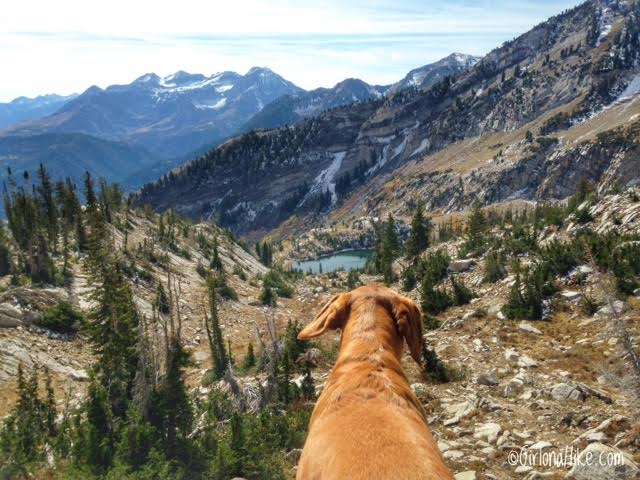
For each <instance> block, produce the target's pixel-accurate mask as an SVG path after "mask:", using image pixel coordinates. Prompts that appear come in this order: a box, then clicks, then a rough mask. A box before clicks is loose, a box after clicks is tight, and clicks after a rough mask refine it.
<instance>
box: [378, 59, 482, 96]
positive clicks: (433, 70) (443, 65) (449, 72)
mask: <svg viewBox="0 0 640 480" xmlns="http://www.w3.org/2000/svg"><path fill="white" fill-rule="evenodd" d="M481 59H482V57H474V56H473V55H466V54H464V53H457V52H456V53H452V54H451V55H449V56H448V57H445V58H443V59H441V60H438V61H437V62H434V63H430V64H428V65H424V66H422V67H418V68H415V69H413V70H411V71H410V72H409V73H407V75H406V76H405V77H404V78H403V79H402V80H400V81H399V82H397V83H394V84H393V85H391V86H390V87H389V90H388V93H397V92H399V91H400V90H404V89H405V88H418V89H425V88H429V87H432V86H433V85H435V84H436V83H438V82H441V81H442V80H444V79H445V78H446V77H454V76H456V75H459V74H460V73H462V72H464V71H466V70H469V69H470V68H471V67H473V66H474V65H475V64H476V63H478V62H479V61H480V60H481Z"/></svg>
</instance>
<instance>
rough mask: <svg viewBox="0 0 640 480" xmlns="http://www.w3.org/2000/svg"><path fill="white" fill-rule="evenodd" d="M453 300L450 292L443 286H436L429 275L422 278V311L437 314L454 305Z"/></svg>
mask: <svg viewBox="0 0 640 480" xmlns="http://www.w3.org/2000/svg"><path fill="white" fill-rule="evenodd" d="M452 304H453V302H452V299H451V297H450V296H449V294H448V293H447V292H446V291H445V290H444V289H443V288H442V287H439V288H436V287H435V286H434V285H433V283H432V282H431V280H430V279H429V277H427V276H425V277H424V278H423V280H422V292H421V306H422V311H423V312H426V313H430V314H432V315H437V314H438V313H441V312H444V311H445V310H446V309H447V308H449V307H450V306H452Z"/></svg>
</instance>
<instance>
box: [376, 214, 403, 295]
mask: <svg viewBox="0 0 640 480" xmlns="http://www.w3.org/2000/svg"><path fill="white" fill-rule="evenodd" d="M399 251H400V244H399V241H398V235H397V233H396V224H395V221H394V219H393V217H392V216H391V214H389V217H388V219H387V223H386V225H385V229H384V237H383V239H382V244H381V252H380V266H381V269H382V274H383V276H384V282H385V283H386V284H387V285H389V284H391V283H393V282H394V280H395V275H394V273H393V261H394V260H395V259H396V257H397V255H398V253H399Z"/></svg>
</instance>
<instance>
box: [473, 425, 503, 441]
mask: <svg viewBox="0 0 640 480" xmlns="http://www.w3.org/2000/svg"><path fill="white" fill-rule="evenodd" d="M501 432H502V427H501V426H500V424H498V423H493V422H490V423H484V424H482V425H479V426H478V427H477V428H476V430H475V432H474V433H473V438H478V439H483V438H484V439H486V440H487V442H489V443H495V441H496V440H497V439H498V435H500V433H501Z"/></svg>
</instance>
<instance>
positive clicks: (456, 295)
mask: <svg viewBox="0 0 640 480" xmlns="http://www.w3.org/2000/svg"><path fill="white" fill-rule="evenodd" d="M451 289H452V291H451V303H452V304H453V305H458V306H459V305H466V304H467V303H469V302H470V301H471V299H472V298H474V297H475V294H474V293H473V292H472V291H471V289H469V288H468V287H467V286H466V285H465V284H464V283H463V282H462V280H458V279H456V278H455V277H451Z"/></svg>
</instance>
